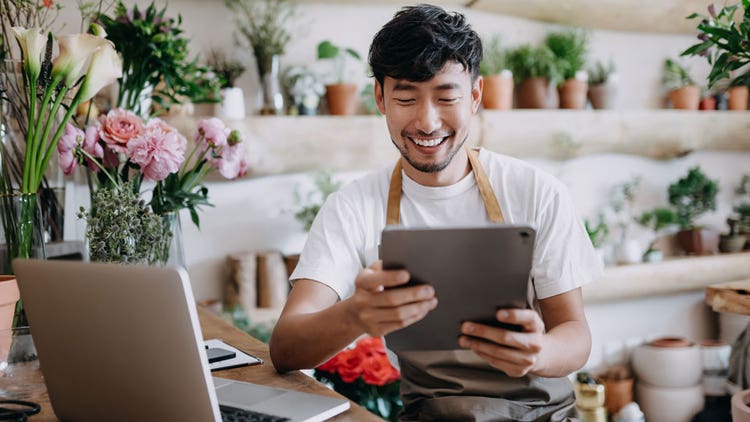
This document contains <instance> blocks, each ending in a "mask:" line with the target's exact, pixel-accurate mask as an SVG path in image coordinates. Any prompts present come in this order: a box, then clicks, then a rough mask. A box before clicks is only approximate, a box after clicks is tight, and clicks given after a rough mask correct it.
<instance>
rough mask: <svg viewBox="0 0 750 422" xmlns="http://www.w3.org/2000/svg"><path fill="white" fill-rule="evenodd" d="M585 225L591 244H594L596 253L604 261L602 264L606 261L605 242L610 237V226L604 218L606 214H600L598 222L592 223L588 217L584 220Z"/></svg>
mask: <svg viewBox="0 0 750 422" xmlns="http://www.w3.org/2000/svg"><path fill="white" fill-rule="evenodd" d="M583 225H584V227H585V228H586V234H588V235H589V239H590V240H591V244H592V245H593V246H594V250H595V251H596V254H597V255H598V256H599V259H600V260H601V262H602V265H604V264H605V263H606V259H605V253H604V249H603V247H604V244H605V242H606V241H607V238H608V237H609V226H608V225H607V222H606V221H605V220H604V216H603V215H600V216H599V220H598V222H597V223H592V222H590V221H589V220H588V219H585V220H583Z"/></svg>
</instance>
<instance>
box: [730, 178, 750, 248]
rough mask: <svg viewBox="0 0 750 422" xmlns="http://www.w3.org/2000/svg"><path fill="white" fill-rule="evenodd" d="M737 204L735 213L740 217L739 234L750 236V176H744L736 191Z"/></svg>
mask: <svg viewBox="0 0 750 422" xmlns="http://www.w3.org/2000/svg"><path fill="white" fill-rule="evenodd" d="M734 193H735V195H736V196H737V202H736V205H735V206H734V212H736V213H737V215H738V232H739V234H743V235H746V236H750V174H743V175H742V177H741V178H740V181H739V183H738V184H737V187H736V188H735V189H734Z"/></svg>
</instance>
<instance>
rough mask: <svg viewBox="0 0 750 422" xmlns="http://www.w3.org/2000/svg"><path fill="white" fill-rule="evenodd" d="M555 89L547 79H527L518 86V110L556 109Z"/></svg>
mask: <svg viewBox="0 0 750 422" xmlns="http://www.w3.org/2000/svg"><path fill="white" fill-rule="evenodd" d="M558 101H559V100H558V97H557V89H555V87H554V86H552V85H550V83H549V79H547V78H529V79H526V80H525V81H523V82H521V83H520V84H519V86H518V107H519V108H557V105H558Z"/></svg>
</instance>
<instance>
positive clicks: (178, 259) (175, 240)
mask: <svg viewBox="0 0 750 422" xmlns="http://www.w3.org/2000/svg"><path fill="white" fill-rule="evenodd" d="M161 221H162V244H161V247H160V248H159V250H158V253H159V256H158V262H159V264H160V265H175V266H179V267H183V268H184V267H185V249H184V247H183V240H182V223H181V221H180V213H179V212H177V211H172V212H168V213H166V214H163V215H162V216H161Z"/></svg>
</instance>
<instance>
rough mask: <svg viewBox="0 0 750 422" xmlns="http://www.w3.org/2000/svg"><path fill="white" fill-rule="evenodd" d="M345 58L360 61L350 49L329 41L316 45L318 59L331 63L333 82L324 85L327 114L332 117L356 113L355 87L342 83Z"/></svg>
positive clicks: (356, 54)
mask: <svg viewBox="0 0 750 422" xmlns="http://www.w3.org/2000/svg"><path fill="white" fill-rule="evenodd" d="M347 57H351V58H353V59H356V60H362V58H361V56H360V55H359V53H358V52H357V51H356V50H354V49H352V48H344V47H339V46H337V45H335V44H333V43H332V42H331V41H329V40H324V41H321V42H320V44H318V59H321V60H332V61H333V69H334V71H333V73H334V75H335V80H334V81H333V82H332V83H329V84H327V85H326V100H327V101H328V112H329V113H330V114H333V115H350V114H354V113H356V111H357V85H356V84H353V83H345V82H344V80H345V71H346V60H347Z"/></svg>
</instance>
